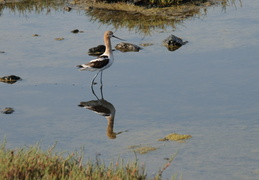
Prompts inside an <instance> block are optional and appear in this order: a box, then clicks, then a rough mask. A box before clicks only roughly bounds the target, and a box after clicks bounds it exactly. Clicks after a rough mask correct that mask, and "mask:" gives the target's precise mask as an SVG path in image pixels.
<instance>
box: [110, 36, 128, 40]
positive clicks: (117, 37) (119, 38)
mask: <svg viewBox="0 0 259 180" xmlns="http://www.w3.org/2000/svg"><path fill="white" fill-rule="evenodd" d="M112 37H114V38H117V39H119V40H122V41H126V40H124V39H121V38H118V37H117V36H114V35H112Z"/></svg>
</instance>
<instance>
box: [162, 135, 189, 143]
mask: <svg viewBox="0 0 259 180" xmlns="http://www.w3.org/2000/svg"><path fill="white" fill-rule="evenodd" d="M190 138H192V136H191V135H187V134H183V135H182V134H176V133H172V134H168V135H167V136H165V137H164V138H162V139H159V140H158V141H169V140H171V141H178V142H185V140H187V139H190Z"/></svg>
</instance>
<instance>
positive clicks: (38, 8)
mask: <svg viewBox="0 0 259 180" xmlns="http://www.w3.org/2000/svg"><path fill="white" fill-rule="evenodd" d="M66 2H68V0H0V16H1V14H2V11H3V10H4V9H9V10H11V11H12V12H19V13H20V14H26V13H28V12H37V13H41V12H42V11H44V10H46V9H47V12H48V13H49V12H50V9H54V10H60V9H63V6H64V4H65V3H66Z"/></svg>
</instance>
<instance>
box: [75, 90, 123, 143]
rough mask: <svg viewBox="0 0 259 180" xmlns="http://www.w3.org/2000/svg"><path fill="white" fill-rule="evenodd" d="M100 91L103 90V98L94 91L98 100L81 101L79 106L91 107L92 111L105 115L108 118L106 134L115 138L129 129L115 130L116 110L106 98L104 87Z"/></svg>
mask: <svg viewBox="0 0 259 180" xmlns="http://www.w3.org/2000/svg"><path fill="white" fill-rule="evenodd" d="M100 91H101V99H99V98H98V97H97V95H96V94H95V92H94V91H92V93H93V94H94V96H95V97H96V98H97V100H92V101H87V102H80V104H79V105H78V106H79V107H83V108H86V109H89V110H91V111H93V112H95V113H97V114H99V115H101V116H105V118H106V119H107V120H108V125H107V130H106V134H107V136H108V137H109V138H110V139H115V138H116V136H117V135H118V134H121V133H123V132H127V130H126V131H121V132H118V133H116V132H114V131H113V127H114V118H115V112H116V110H115V108H114V106H113V105H112V104H111V103H110V102H108V101H106V100H104V98H103V92H102V88H100Z"/></svg>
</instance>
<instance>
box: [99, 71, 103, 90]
mask: <svg viewBox="0 0 259 180" xmlns="http://www.w3.org/2000/svg"><path fill="white" fill-rule="evenodd" d="M100 82H101V87H102V86H103V71H101V76H100Z"/></svg>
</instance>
